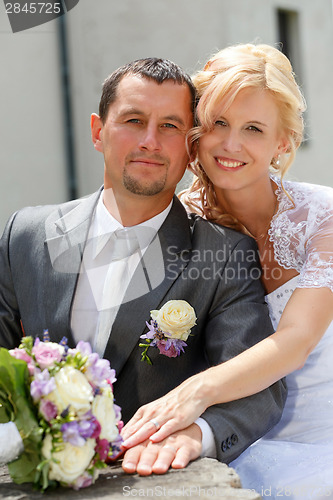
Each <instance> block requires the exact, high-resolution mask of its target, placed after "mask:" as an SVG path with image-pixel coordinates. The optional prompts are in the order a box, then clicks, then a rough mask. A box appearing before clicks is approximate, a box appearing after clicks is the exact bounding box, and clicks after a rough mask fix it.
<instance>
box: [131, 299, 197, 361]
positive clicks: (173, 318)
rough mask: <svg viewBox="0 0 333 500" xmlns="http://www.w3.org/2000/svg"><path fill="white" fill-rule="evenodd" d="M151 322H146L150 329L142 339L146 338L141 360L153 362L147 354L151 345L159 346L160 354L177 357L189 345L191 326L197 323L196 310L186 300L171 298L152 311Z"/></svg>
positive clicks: (141, 345)
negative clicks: (187, 342) (187, 341)
mask: <svg viewBox="0 0 333 500" xmlns="http://www.w3.org/2000/svg"><path fill="white" fill-rule="evenodd" d="M150 315H151V318H152V319H151V320H150V323H148V322H146V325H147V326H148V328H149V330H148V332H147V333H145V334H144V335H141V337H140V338H141V339H146V340H147V342H146V343H145V344H143V343H140V344H139V346H140V347H144V348H145V349H144V351H143V352H142V357H141V361H147V363H149V364H150V365H151V364H152V362H151V359H150V358H149V356H148V355H147V351H148V349H149V347H157V348H158V349H159V351H160V354H163V355H164V356H168V357H169V358H176V357H177V356H179V355H180V354H181V353H182V352H184V347H186V346H187V344H186V340H187V338H188V336H189V335H190V332H191V328H192V327H193V326H194V325H195V324H196V319H197V318H196V316H195V311H194V309H193V307H192V306H190V304H189V303H188V302H186V301H185V300H169V301H168V302H166V304H164V306H163V307H161V309H159V310H154V311H150Z"/></svg>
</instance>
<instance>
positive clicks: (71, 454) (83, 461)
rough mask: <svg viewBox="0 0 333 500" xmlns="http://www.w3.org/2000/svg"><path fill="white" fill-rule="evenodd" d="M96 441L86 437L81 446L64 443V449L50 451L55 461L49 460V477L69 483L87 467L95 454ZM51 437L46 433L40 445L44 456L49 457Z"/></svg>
mask: <svg viewBox="0 0 333 500" xmlns="http://www.w3.org/2000/svg"><path fill="white" fill-rule="evenodd" d="M95 446H96V442H95V440H94V439H87V441H86V442H85V444H84V445H83V446H73V445H71V444H70V443H64V449H63V450H62V451H57V452H53V453H52V457H53V458H54V459H55V460H57V462H53V460H51V461H50V470H49V479H54V480H55V481H60V482H63V483H66V484H69V485H71V484H72V483H74V482H75V480H76V479H77V478H78V477H79V476H81V474H82V473H83V472H84V471H85V470H86V469H87V468H88V466H89V464H90V462H91V460H92V458H93V456H94V455H95ZM51 449H52V438H51V436H50V435H49V434H48V435H47V436H46V437H45V439H44V441H43V446H42V454H43V456H44V457H45V458H47V459H50V458H51Z"/></svg>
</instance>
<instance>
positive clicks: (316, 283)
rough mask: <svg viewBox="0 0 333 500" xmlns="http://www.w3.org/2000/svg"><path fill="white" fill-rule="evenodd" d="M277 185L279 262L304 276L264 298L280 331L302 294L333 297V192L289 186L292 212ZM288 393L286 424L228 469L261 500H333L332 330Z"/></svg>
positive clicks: (274, 229) (291, 380) (290, 381)
mask: <svg viewBox="0 0 333 500" xmlns="http://www.w3.org/2000/svg"><path fill="white" fill-rule="evenodd" d="M274 181H275V182H276V184H277V185H278V190H277V193H278V199H279V211H278V213H277V215H276V216H275V217H274V219H273V221H272V224H271V228H270V231H269V234H270V239H271V241H273V244H274V252H275V258H276V260H277V261H278V262H279V264H280V265H281V266H283V267H285V268H287V269H288V268H289V269H290V268H293V269H296V270H297V271H298V272H299V275H298V276H296V277H294V278H293V279H291V280H290V281H288V282H287V283H285V284H284V285H282V286H281V287H279V288H278V289H277V290H275V291H274V292H272V293H270V294H269V295H268V296H267V297H266V301H267V303H268V306H269V310H270V316H271V319H272V322H273V325H274V327H275V328H276V326H277V324H278V322H279V319H280V316H281V314H282V312H283V309H284V307H285V305H286V303H287V301H288V299H289V297H290V296H291V294H292V292H293V290H294V289H295V288H296V287H302V288H309V287H315V288H318V287H329V288H330V289H331V290H332V291H333V190H332V189H330V188H323V187H321V186H312V185H309V184H299V183H293V182H285V183H284V185H285V188H286V190H287V191H288V192H289V193H290V194H291V196H292V199H293V201H294V204H295V206H293V205H292V203H291V201H290V200H289V198H288V197H287V195H286V194H285V193H284V192H283V190H282V189H281V187H280V184H279V181H278V180H277V179H275V178H274ZM304 314H306V311H304ZM287 385H288V396H287V401H286V405H285V408H284V411H283V415H282V418H281V420H280V422H279V423H278V424H277V425H276V426H275V427H274V428H273V429H272V430H271V431H270V432H269V433H268V434H266V436H264V437H263V438H261V439H259V440H258V441H257V442H256V443H254V444H253V445H252V446H250V448H248V449H247V450H246V451H245V452H244V453H243V454H242V455H241V456H240V457H239V458H238V459H237V460H235V461H234V462H232V463H231V464H230V466H231V467H233V468H235V469H236V471H237V473H238V474H239V476H240V478H241V481H242V486H243V487H245V488H253V489H255V490H256V491H257V492H258V493H260V494H261V495H262V497H263V498H270V499H272V498H276V499H279V498H288V499H293V500H295V499H297V500H308V499H311V500H317V499H328V498H331V499H333V323H331V325H330V326H329V328H328V329H327V331H326V333H325V335H324V336H323V337H322V339H321V341H320V342H319V344H318V345H317V346H316V348H315V349H314V350H313V351H312V353H311V354H310V356H309V357H308V359H307V361H306V363H305V365H304V367H303V368H301V369H299V370H296V371H295V372H294V373H292V374H290V375H289V376H287ZM254 418H255V416H254Z"/></svg>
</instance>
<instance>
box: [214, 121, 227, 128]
mask: <svg viewBox="0 0 333 500" xmlns="http://www.w3.org/2000/svg"><path fill="white" fill-rule="evenodd" d="M215 125H218V126H219V127H226V126H227V124H226V122H225V121H223V120H216V122H215Z"/></svg>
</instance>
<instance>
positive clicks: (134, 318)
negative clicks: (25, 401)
mask: <svg viewBox="0 0 333 500" xmlns="http://www.w3.org/2000/svg"><path fill="white" fill-rule="evenodd" d="M191 247H192V244H191V230H190V226H189V220H188V217H187V214H186V211H185V209H184V207H183V206H182V204H181V203H180V202H179V200H178V199H177V198H176V197H174V201H173V206H172V208H171V211H170V213H169V215H168V217H167V218H166V220H165V222H164V223H163V225H162V226H161V228H160V230H159V232H158V234H157V237H156V238H155V240H154V241H153V242H152V243H151V244H150V245H149V248H148V249H147V251H146V252H145V254H144V256H143V263H142V265H140V266H138V268H137V270H136V272H135V274H134V276H133V278H132V281H131V283H130V285H129V290H128V293H127V297H126V296H125V300H126V299H127V300H128V299H131V298H132V297H131V293H132V294H133V289H134V290H135V295H136V297H133V300H128V301H127V302H125V303H123V304H122V306H121V307H120V309H119V311H118V314H117V317H116V319H115V322H114V324H113V327H112V330H111V335H110V339H109V342H108V345H107V348H106V351H105V357H106V358H107V359H109V360H110V362H111V366H112V368H114V369H115V370H116V373H117V374H119V373H120V371H121V369H122V367H123V365H124V363H125V362H126V360H127V359H128V357H129V355H130V353H131V351H132V350H133V349H134V348H136V347H137V346H138V342H139V338H140V335H142V334H143V333H144V331H145V329H146V321H149V320H150V311H151V310H152V309H157V308H159V307H160V306H161V305H162V303H163V302H164V300H163V299H164V297H165V296H166V294H167V293H168V291H169V290H170V288H171V287H172V285H173V283H174V282H175V280H176V279H177V278H178V276H179V274H180V273H181V272H182V271H183V269H184V268H185V267H186V266H187V264H188V256H189V252H190V250H191ZM158 250H160V251H161V256H162V259H161V260H160V259H159V258H158V259H157V260H159V262H160V264H159V263H158V262H156V257H158V255H159V253H158ZM163 261H164V262H163ZM163 266H164V277H163V276H162V277H161V268H162V269H163ZM144 286H145V287H146V289H147V288H149V291H147V292H146V293H145V288H144ZM140 287H141V289H142V290H143V293H144V294H142V295H141V296H138V295H139V293H137V291H138V290H140ZM174 298H181V297H174ZM138 356H140V352H139V351H138Z"/></svg>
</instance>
